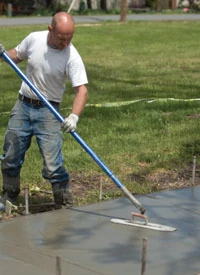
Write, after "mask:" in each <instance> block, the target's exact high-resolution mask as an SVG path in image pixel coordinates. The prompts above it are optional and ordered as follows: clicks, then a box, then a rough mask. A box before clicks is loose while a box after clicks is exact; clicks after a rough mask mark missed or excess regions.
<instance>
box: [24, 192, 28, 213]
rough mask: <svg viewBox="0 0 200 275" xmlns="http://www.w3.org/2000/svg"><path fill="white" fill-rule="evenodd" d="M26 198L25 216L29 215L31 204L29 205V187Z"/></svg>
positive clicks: (25, 193)
mask: <svg viewBox="0 0 200 275" xmlns="http://www.w3.org/2000/svg"><path fill="white" fill-rule="evenodd" d="M24 196H25V214H26V215H29V203H28V197H29V188H28V187H25V191H24Z"/></svg>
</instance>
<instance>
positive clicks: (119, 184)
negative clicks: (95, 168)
mask: <svg viewBox="0 0 200 275" xmlns="http://www.w3.org/2000/svg"><path fill="white" fill-rule="evenodd" d="M0 55H1V56H3V58H4V59H5V60H6V61H7V63H8V64H9V65H10V66H11V67H12V68H13V69H14V70H15V72H16V73H17V74H18V75H19V76H20V77H21V79H22V80H23V81H24V82H25V83H26V84H27V85H28V86H29V87H30V88H31V90H32V91H33V92H34V93H35V94H36V95H37V96H38V97H39V98H40V99H41V101H42V102H43V103H44V104H45V105H46V106H47V107H48V108H49V110H50V111H51V112H52V113H53V114H54V115H55V116H56V118H57V119H58V120H59V121H60V122H61V123H62V122H64V118H63V117H62V116H61V115H60V114H59V113H58V112H57V110H56V109H55V108H54V107H53V106H52V105H51V104H50V103H49V101H48V100H47V99H46V98H45V97H44V96H43V95H42V94H41V92H40V91H39V90H38V89H37V88H36V87H35V86H34V85H33V84H32V83H31V81H30V80H29V79H28V77H27V76H26V75H25V74H24V73H23V72H22V71H21V69H20V68H19V67H18V66H17V65H16V64H15V63H14V62H13V61H12V59H11V58H10V57H9V56H8V55H7V53H6V52H5V51H2V52H0ZM70 134H71V135H72V136H73V137H74V138H75V139H76V141H77V142H78V143H79V144H80V145H81V146H82V147H83V148H84V149H85V151H86V152H87V153H88V154H89V155H90V156H91V157H92V158H93V160H94V161H95V162H96V163H97V164H98V165H99V166H100V167H101V168H102V170H103V171H104V172H105V173H106V174H107V175H108V176H109V177H110V178H111V179H112V180H113V182H114V183H115V184H116V185H117V186H118V187H119V188H120V189H121V190H122V191H123V192H124V194H125V195H126V196H127V197H128V198H129V199H130V201H131V202H132V203H133V204H134V205H135V207H136V208H138V209H139V210H140V212H141V213H142V214H144V213H145V209H144V208H143V207H142V205H141V203H140V202H139V201H138V200H137V199H136V198H135V197H134V196H133V195H132V194H131V193H130V192H129V190H128V189H127V188H126V187H125V186H124V185H123V184H122V183H121V182H120V181H119V180H118V179H117V178H116V177H115V175H114V174H113V173H112V172H111V171H110V170H109V168H108V167H107V166H106V165H105V164H104V163H103V161H102V160H101V159H100V158H99V157H98V156H97V155H96V154H95V153H94V151H93V150H92V149H91V148H90V147H89V146H88V145H87V144H86V143H85V141H84V140H83V139H82V138H81V137H80V136H79V135H78V134H77V132H70Z"/></svg>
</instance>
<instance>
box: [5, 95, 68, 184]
mask: <svg viewBox="0 0 200 275" xmlns="http://www.w3.org/2000/svg"><path fill="white" fill-rule="evenodd" d="M54 108H56V109H57V110H58V111H59V104H55V106H54ZM32 136H35V137H36V141H37V144H38V146H39V150H40V153H41V155H42V158H43V169H42V176H43V177H44V178H45V179H47V180H49V181H50V183H51V184H53V183H55V182H63V181H68V180H69V174H68V173H67V171H66V170H65V168H64V167H63V156H62V152H61V148H62V132H61V129H60V122H59V121H58V120H57V118H55V116H54V114H53V113H52V112H51V111H50V110H49V109H48V108H47V107H46V106H45V105H42V106H37V107H33V106H32V105H30V104H29V103H26V102H22V101H20V100H19V99H18V100H17V101H16V103H15V105H14V107H13V108H12V110H11V113H10V119H9V122H8V128H7V131H6V135H5V142H4V146H3V151H4V153H3V155H2V156H1V169H2V171H3V172H6V173H7V174H8V175H9V176H11V177H15V176H18V175H19V174H20V171H21V168H22V165H23V162H24V158H25V153H26V151H27V150H28V148H29V147H30V145H31V138H32ZM30 172H31V171H30ZM32 172H34V169H33V171H32Z"/></svg>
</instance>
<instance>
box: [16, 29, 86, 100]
mask: <svg viewBox="0 0 200 275" xmlns="http://www.w3.org/2000/svg"><path fill="white" fill-rule="evenodd" d="M48 33H49V32H48V31H39V32H33V33H31V34H29V35H28V36H27V37H26V38H25V39H24V40H23V41H22V42H21V43H20V44H19V45H18V46H17V47H16V51H17V57H18V58H19V59H21V60H25V59H27V68H26V76H27V78H28V79H29V80H30V81H31V83H32V84H33V85H34V86H35V87H36V88H37V89H38V91H40V92H41V94H42V95H43V96H44V97H45V98H46V99H47V100H49V101H56V102H61V100H62V95H63V93H64V91H65V88H66V81H67V79H69V80H70V81H71V83H72V86H73V87H77V86H80V85H84V84H87V83H88V80H87V74H86V70H85V66H84V64H83V61H82V58H81V56H80V55H79V53H78V52H77V50H76V48H75V47H74V46H73V44H72V43H70V44H69V46H68V47H66V48H65V49H64V50H62V51H61V50H58V49H54V48H52V47H50V46H49V45H48V44H47V37H48ZM19 93H20V94H22V95H25V96H27V97H30V98H33V99H37V95H36V94H35V93H34V92H33V91H32V90H31V88H30V87H29V86H28V85H27V84H26V83H25V82H24V81H23V82H22V85H21V88H20V90H19Z"/></svg>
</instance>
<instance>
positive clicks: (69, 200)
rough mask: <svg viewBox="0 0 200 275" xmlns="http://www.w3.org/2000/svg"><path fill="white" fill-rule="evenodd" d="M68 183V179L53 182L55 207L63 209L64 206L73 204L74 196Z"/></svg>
mask: <svg viewBox="0 0 200 275" xmlns="http://www.w3.org/2000/svg"><path fill="white" fill-rule="evenodd" d="M68 185H69V182H68V181H64V182H56V183H53V184H52V190H53V196H54V202H55V209H61V208H62V206H65V207H66V208H70V207H72V206H73V196H72V193H71V192H70V190H68V189H67V186H68Z"/></svg>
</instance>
